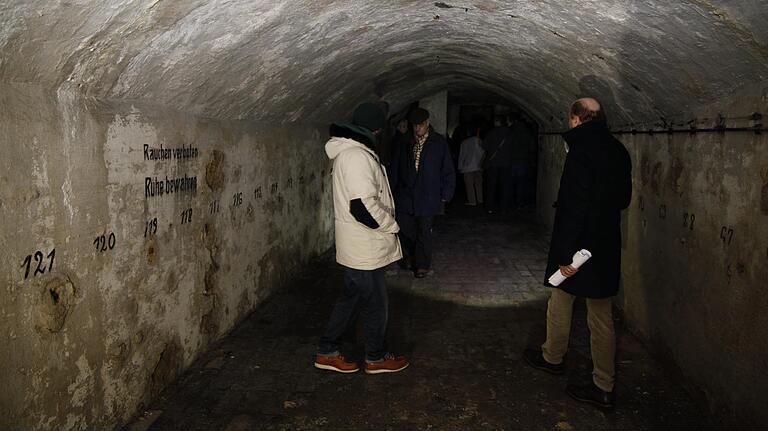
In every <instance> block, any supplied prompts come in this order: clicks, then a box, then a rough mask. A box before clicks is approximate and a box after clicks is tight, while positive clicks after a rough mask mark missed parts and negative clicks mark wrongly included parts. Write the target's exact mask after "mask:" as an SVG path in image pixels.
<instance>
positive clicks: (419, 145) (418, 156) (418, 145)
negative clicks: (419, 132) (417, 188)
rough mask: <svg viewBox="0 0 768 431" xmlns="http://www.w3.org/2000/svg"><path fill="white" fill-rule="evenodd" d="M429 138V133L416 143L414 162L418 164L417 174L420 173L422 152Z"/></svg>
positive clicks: (417, 139)
mask: <svg viewBox="0 0 768 431" xmlns="http://www.w3.org/2000/svg"><path fill="white" fill-rule="evenodd" d="M428 137H429V132H427V133H425V134H424V136H422V137H418V136H415V138H416V143H415V144H414V145H413V160H414V163H415V164H416V172H419V163H420V162H421V151H422V150H423V149H424V144H425V143H426V142H427V138H428Z"/></svg>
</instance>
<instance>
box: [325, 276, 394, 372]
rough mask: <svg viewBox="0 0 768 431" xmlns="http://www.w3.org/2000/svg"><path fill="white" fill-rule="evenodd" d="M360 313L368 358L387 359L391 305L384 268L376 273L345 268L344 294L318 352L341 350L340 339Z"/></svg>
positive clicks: (337, 304)
mask: <svg viewBox="0 0 768 431" xmlns="http://www.w3.org/2000/svg"><path fill="white" fill-rule="evenodd" d="M358 312H360V314H361V316H362V318H363V330H364V332H365V359H366V360H368V361H378V360H380V359H382V358H384V355H385V354H386V353H387V347H386V340H385V337H386V332H387V318H388V314H389V302H388V299H387V285H386V284H385V282H384V269H383V268H379V269H374V270H372V271H364V270H359V269H352V268H346V267H345V268H344V293H343V294H342V296H341V298H340V299H339V301H338V302H336V305H335V306H334V307H333V312H331V318H330V321H329V322H328V325H327V326H326V328H325V332H324V333H323V336H322V337H321V338H320V346H319V349H318V353H320V354H321V355H324V354H332V353H334V352H338V351H339V347H340V343H339V339H340V338H341V336H342V335H344V333H345V332H346V331H347V329H349V328H350V326H351V325H353V324H354V323H355V320H356V318H357V314H358Z"/></svg>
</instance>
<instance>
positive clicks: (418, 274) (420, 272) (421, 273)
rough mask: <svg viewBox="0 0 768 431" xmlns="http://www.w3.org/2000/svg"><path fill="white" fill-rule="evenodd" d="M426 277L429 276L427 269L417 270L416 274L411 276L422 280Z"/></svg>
mask: <svg viewBox="0 0 768 431" xmlns="http://www.w3.org/2000/svg"><path fill="white" fill-rule="evenodd" d="M427 275H429V270H428V269H421V268H420V269H417V270H416V272H414V273H413V276H414V277H416V278H424V277H426V276H427Z"/></svg>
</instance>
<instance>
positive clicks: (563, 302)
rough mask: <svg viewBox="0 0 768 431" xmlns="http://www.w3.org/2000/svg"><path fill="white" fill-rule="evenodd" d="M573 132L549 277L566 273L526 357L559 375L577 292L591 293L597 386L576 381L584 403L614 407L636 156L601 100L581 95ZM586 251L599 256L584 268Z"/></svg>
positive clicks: (575, 392)
mask: <svg viewBox="0 0 768 431" xmlns="http://www.w3.org/2000/svg"><path fill="white" fill-rule="evenodd" d="M569 125H570V127H571V129H570V130H569V131H568V132H566V133H564V135H563V137H564V138H565V141H566V143H567V149H568V150H567V151H568V155H567V156H566V159H565V167H564V168H563V175H562V178H561V179H560V191H559V192H558V197H557V210H556V212H555V223H554V227H553V231H552V242H551V244H550V251H549V263H548V265H547V272H546V276H547V277H549V276H550V275H552V274H553V273H554V272H555V271H560V272H561V273H562V275H564V276H565V277H567V278H566V280H565V281H563V282H562V283H561V284H560V285H559V286H558V287H556V288H555V287H553V286H552V285H551V284H549V282H548V281H545V285H547V286H549V287H553V289H552V294H551V296H550V299H549V303H548V307H547V340H546V342H545V343H544V344H543V345H542V348H541V350H540V351H539V350H526V351H525V352H524V355H523V357H524V358H525V359H526V361H527V362H528V363H529V364H530V365H532V366H533V367H535V368H538V369H541V370H544V371H548V372H550V373H553V374H562V373H563V372H564V371H565V365H564V364H563V357H564V356H565V353H566V351H567V349H568V339H569V335H570V329H571V313H572V310H573V302H574V300H575V298H576V297H582V298H586V302H587V309H588V317H587V322H588V325H589V331H590V344H591V350H592V363H593V372H592V377H593V378H592V380H593V381H592V383H591V384H589V385H587V386H577V385H568V386H567V387H566V392H567V393H568V394H569V395H570V396H571V397H573V398H574V399H576V400H579V401H584V402H588V403H591V404H594V405H597V406H600V407H607V408H610V407H613V386H614V375H615V368H614V356H615V350H616V339H615V335H614V330H613V318H612V316H611V310H612V309H611V306H612V300H611V298H612V297H613V296H615V295H616V294H617V293H618V290H619V278H620V275H621V211H622V210H623V209H625V208H627V207H628V206H629V202H630V200H631V197H632V178H631V169H632V165H631V160H630V157H629V153H628V152H627V150H626V149H625V148H624V145H622V144H621V142H619V141H618V140H617V139H616V138H614V137H613V136H612V135H611V134H610V132H609V130H608V128H607V126H606V123H605V115H604V113H603V111H602V108H601V107H600V104H599V102H597V101H596V100H595V99H579V100H577V101H576V102H574V103H573V105H572V106H571V110H570V119H569ZM581 249H586V250H588V251H590V252H591V253H592V258H591V259H590V260H588V261H587V262H586V263H584V265H583V266H582V267H580V268H578V269H576V268H574V267H573V266H572V265H571V262H572V260H573V255H574V254H575V253H576V252H578V251H579V250H581Z"/></svg>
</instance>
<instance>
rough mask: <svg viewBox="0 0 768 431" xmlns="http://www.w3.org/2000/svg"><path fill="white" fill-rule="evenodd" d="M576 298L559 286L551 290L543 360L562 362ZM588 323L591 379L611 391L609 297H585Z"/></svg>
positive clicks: (613, 348) (612, 349) (612, 343)
mask: <svg viewBox="0 0 768 431" xmlns="http://www.w3.org/2000/svg"><path fill="white" fill-rule="evenodd" d="M575 299H576V297H575V296H573V295H571V294H569V293H566V292H563V291H562V290H560V289H552V295H551V296H550V297H549V303H548V305H547V341H546V342H544V344H543V345H542V346H541V351H542V353H543V356H544V359H545V360H546V361H547V362H549V363H550V364H560V363H562V362H563V356H565V352H566V351H567V350H568V340H569V338H570V335H571V316H572V315H573V301H574V300H575ZM587 325H588V326H589V335H590V338H589V344H590V348H591V350H592V380H593V381H594V382H595V385H596V386H597V387H598V388H600V389H602V390H603V391H605V392H612V391H613V383H614V376H615V368H614V358H615V355H616V335H615V334H614V331H613V316H612V309H611V298H605V299H590V298H587Z"/></svg>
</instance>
